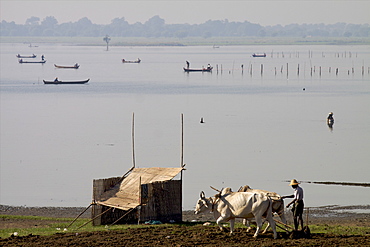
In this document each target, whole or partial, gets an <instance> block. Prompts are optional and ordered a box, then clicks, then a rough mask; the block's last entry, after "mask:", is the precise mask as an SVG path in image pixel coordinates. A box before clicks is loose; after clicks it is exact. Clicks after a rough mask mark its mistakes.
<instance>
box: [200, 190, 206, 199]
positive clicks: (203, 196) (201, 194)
mask: <svg viewBox="0 0 370 247" xmlns="http://www.w3.org/2000/svg"><path fill="white" fill-rule="evenodd" d="M205 197H206V195H205V194H204V191H202V192H200V198H201V199H203V198H205Z"/></svg>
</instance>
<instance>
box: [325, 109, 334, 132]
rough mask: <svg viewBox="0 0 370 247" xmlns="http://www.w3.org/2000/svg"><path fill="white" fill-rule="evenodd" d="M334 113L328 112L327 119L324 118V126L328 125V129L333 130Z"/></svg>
mask: <svg viewBox="0 0 370 247" xmlns="http://www.w3.org/2000/svg"><path fill="white" fill-rule="evenodd" d="M333 115H334V113H333V112H330V113H329V115H328V117H327V118H326V124H327V125H328V127H329V129H331V130H333V125H334V117H333Z"/></svg>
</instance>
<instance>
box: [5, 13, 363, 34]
mask: <svg viewBox="0 0 370 247" xmlns="http://www.w3.org/2000/svg"><path fill="white" fill-rule="evenodd" d="M0 30H1V31H0V32H1V33H0V35H1V36H48V37H50V36H60V37H101V36H105V35H106V34H109V35H110V36H111V37H177V38H186V37H204V38H208V37H245V36H252V37H310V36H312V37H369V36H370V26H369V24H347V23H336V24H327V25H326V24H290V25H286V26H282V25H274V26H261V25H259V24H254V23H251V22H248V21H244V22H229V21H228V20H227V19H225V20H209V21H206V22H205V23H202V24H165V20H164V19H162V18H160V17H159V16H153V17H152V18H150V19H149V20H148V21H146V22H145V23H140V22H136V23H134V24H129V23H128V22H127V21H126V20H125V18H124V17H122V18H115V19H113V20H112V21H111V23H110V24H107V25H99V24H94V23H92V22H91V21H90V20H89V19H88V18H87V17H84V18H81V19H80V20H78V21H76V22H68V23H61V24H58V21H57V19H56V18H55V17H53V16H47V17H46V18H44V19H43V20H42V21H41V20H40V18H38V17H34V16H32V17H30V18H28V19H27V20H26V22H25V24H16V23H15V22H13V21H12V22H7V21H4V20H3V21H2V22H1V23H0Z"/></svg>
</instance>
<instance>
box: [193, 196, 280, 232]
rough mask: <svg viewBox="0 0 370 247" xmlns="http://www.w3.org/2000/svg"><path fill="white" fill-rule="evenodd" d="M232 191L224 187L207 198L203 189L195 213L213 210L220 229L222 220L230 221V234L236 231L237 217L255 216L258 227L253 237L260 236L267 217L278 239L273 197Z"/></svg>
mask: <svg viewBox="0 0 370 247" xmlns="http://www.w3.org/2000/svg"><path fill="white" fill-rule="evenodd" d="M230 191H231V190H230V189H224V190H223V191H222V192H220V193H219V194H217V195H216V196H215V197H213V198H212V197H208V198H206V197H205V194H204V192H203V191H202V192H201V193H200V199H199V200H198V201H197V204H196V207H195V214H199V213H205V212H213V215H214V217H215V219H216V223H217V225H218V226H219V227H220V230H223V227H222V225H221V222H225V221H230V234H232V233H233V231H234V223H235V219H236V218H243V219H246V218H252V217H254V218H255V220H256V224H257V229H256V232H255V233H254V236H253V237H257V236H258V233H259V231H260V228H261V226H262V217H265V218H266V220H267V221H268V222H269V223H270V226H271V228H272V231H273V232H274V238H275V239H276V238H277V233H276V227H275V222H274V220H273V219H272V201H271V199H270V198H269V197H267V196H266V195H264V194H257V193H250V192H230ZM225 192H226V193H225Z"/></svg>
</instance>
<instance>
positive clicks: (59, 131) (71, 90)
mask: <svg viewBox="0 0 370 247" xmlns="http://www.w3.org/2000/svg"><path fill="white" fill-rule="evenodd" d="M263 52H266V54H267V57H266V58H252V57H251V54H252V53H263ZM18 53H19V54H25V55H28V54H32V53H35V54H37V55H38V57H37V58H36V59H39V57H40V56H41V55H42V54H44V55H45V59H46V60H47V62H46V64H44V65H41V64H19V63H18V62H17V58H16V57H15V55H16V54H18ZM122 58H125V59H126V60H135V59H137V58H140V59H141V60H142V63H140V64H123V63H122V62H121V59H122ZM186 60H188V61H190V65H191V66H190V67H192V68H200V67H202V66H206V65H207V64H208V63H210V64H211V65H212V66H214V71H213V72H212V73H184V72H183V70H182V67H183V66H185V61H186ZM74 63H79V64H80V65H81V67H80V68H79V69H78V70H68V69H56V68H54V65H53V64H58V65H72V64H74ZM241 65H243V68H242V67H241ZM0 66H1V67H0V69H1V75H0V76H1V84H0V89H1V95H0V96H1V97H0V100H1V101H0V103H1V104H0V107H1V118H0V124H1V126H0V127H1V140H0V142H1V147H0V148H1V149H0V151H1V156H0V158H1V167H0V168H1V170H0V172H1V174H0V176H1V177H0V178H1V181H0V203H1V204H7V205H27V206H87V205H89V203H90V202H91V197H92V180H93V179H99V178H107V177H115V176H121V175H123V174H124V173H125V172H126V171H127V170H128V169H129V168H130V167H131V166H132V145H131V125H132V113H133V112H134V113H135V154H136V165H137V167H153V166H163V167H177V166H180V162H181V159H180V156H181V113H183V114H184V163H186V168H187V170H186V171H185V172H184V187H183V207H184V209H192V208H193V207H194V205H195V202H196V200H197V199H198V197H199V193H200V191H202V190H204V191H205V193H206V195H213V194H214V193H215V191H213V190H212V189H210V187H209V186H210V185H212V186H214V187H216V188H223V187H231V188H233V189H234V190H237V189H238V188H239V187H240V186H242V185H246V184H248V185H250V186H251V187H252V188H260V189H265V190H271V191H275V192H278V193H280V194H282V195H288V194H291V193H292V189H291V188H290V187H289V186H288V183H287V182H286V181H287V180H290V179H293V178H296V179H298V180H300V181H334V182H359V183H369V182H370V181H369V180H370V179H369V178H370V176H369V175H370V108H369V106H370V74H369V67H370V46H230V47H220V48H218V49H213V48H212V47H191V46H190V47H111V48H110V50H109V51H105V50H104V47H94V46H63V45H48V44H39V47H32V48H30V47H28V46H27V44H1V63H0ZM261 67H262V69H261ZM298 67H299V73H298ZM217 68H218V69H217ZM337 68H338V74H336V69H337ZM221 69H222V70H221ZM261 70H262V73H261ZM55 77H58V78H59V79H61V80H74V79H77V80H80V79H81V80H82V79H87V78H90V82H89V83H88V84H86V85H44V84H43V83H42V80H43V79H46V80H53V79H54V78H55ZM331 111H332V112H334V118H335V124H334V127H333V129H332V130H331V129H329V128H328V126H327V125H326V117H327V115H328V113H329V112H331ZM201 117H203V118H204V121H205V123H203V124H201V123H200V118H201ZM302 187H303V188H304V191H305V202H306V206H322V205H334V204H338V205H353V204H356V205H357V204H370V197H369V194H370V193H369V192H370V189H369V188H364V187H349V186H326V185H318V184H310V183H303V184H302Z"/></svg>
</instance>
